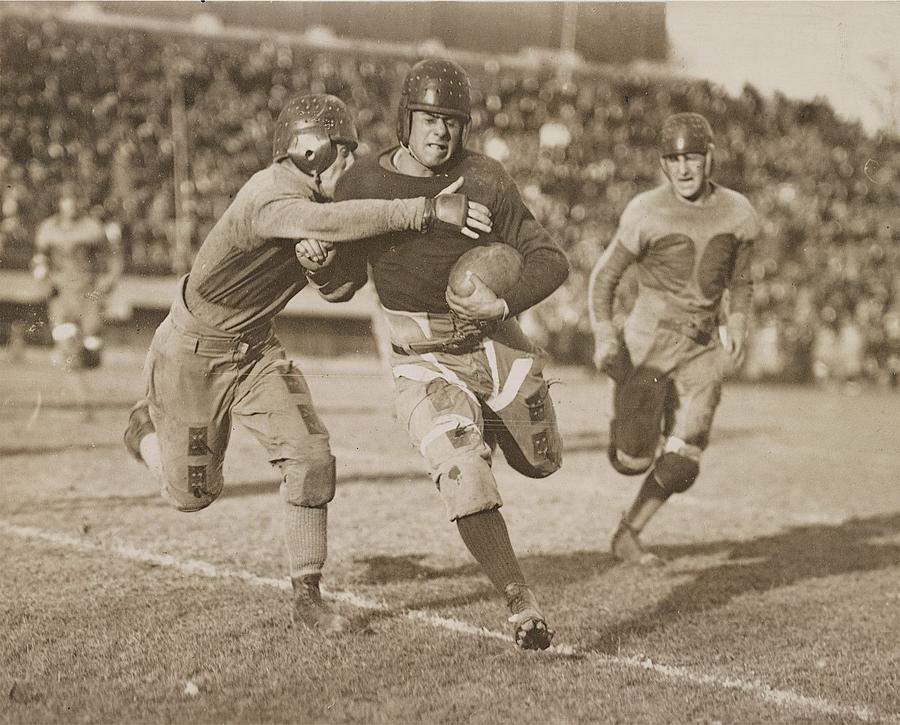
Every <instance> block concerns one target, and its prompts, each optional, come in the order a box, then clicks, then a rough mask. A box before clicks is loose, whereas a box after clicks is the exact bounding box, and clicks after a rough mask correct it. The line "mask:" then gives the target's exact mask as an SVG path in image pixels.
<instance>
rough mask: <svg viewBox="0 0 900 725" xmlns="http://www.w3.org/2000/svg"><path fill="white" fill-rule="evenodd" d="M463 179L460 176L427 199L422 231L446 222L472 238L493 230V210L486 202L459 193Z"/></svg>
mask: <svg viewBox="0 0 900 725" xmlns="http://www.w3.org/2000/svg"><path fill="white" fill-rule="evenodd" d="M463 181H464V179H463V177H462V176H460V177H459V178H458V179H457V180H456V181H454V182H453V183H452V184H450V186H447V187H446V188H444V189H442V190H441V191H440V192H439V193H438V195H437V196H435V197H434V198H432V199H427V200H426V201H425V224H424V225H423V229H422V231H425V232H427V231H428V230H429V229H431V228H432V227H434V226H435V224H446V225H448V226H451V227H453V228H454V229H456V230H457V231H459V232H460V233H461V234H464V235H465V236H467V237H470V238H471V239H478V237H479V236H480V235H479V233H478V232H484V233H485V234H487V233H488V232H490V231H491V210H490V209H488V208H487V207H486V206H485V205H484V204H479V203H478V202H477V201H472V200H471V199H469V198H468V197H467V196H466V195H465V194H460V193H458V190H459V189H460V188H461V187H462V185H463Z"/></svg>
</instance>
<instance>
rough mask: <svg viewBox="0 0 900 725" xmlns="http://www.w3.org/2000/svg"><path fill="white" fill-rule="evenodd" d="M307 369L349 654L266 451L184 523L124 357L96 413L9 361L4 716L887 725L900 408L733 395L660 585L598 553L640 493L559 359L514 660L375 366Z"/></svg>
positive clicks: (669, 518) (52, 375) (839, 399)
mask: <svg viewBox="0 0 900 725" xmlns="http://www.w3.org/2000/svg"><path fill="white" fill-rule="evenodd" d="M298 361H299V362H300V364H301V366H302V368H303V370H304V371H305V372H306V374H307V377H308V379H309V382H310V385H311V387H312V389H313V393H314V396H315V399H316V401H317V403H318V406H319V408H320V411H321V413H322V416H323V417H324V419H325V420H326V422H327V423H328V425H329V428H330V430H331V432H332V441H333V445H334V448H335V451H336V454H337V455H338V458H339V464H338V475H339V483H338V493H337V497H336V499H335V501H334V503H333V504H332V505H331V507H330V510H329V524H330V558H329V563H328V567H327V570H326V574H327V579H326V582H327V585H328V587H329V590H330V593H331V596H332V597H333V598H334V600H335V606H337V607H338V608H339V609H340V610H341V611H343V612H345V613H346V614H348V616H351V617H353V618H354V620H355V621H356V622H357V623H358V625H359V626H358V631H357V633H355V634H353V635H350V636H347V637H344V638H341V639H333V640H329V639H326V638H323V637H320V636H318V635H316V634H313V633H310V632H307V631H303V630H295V629H292V628H291V627H290V625H289V618H288V613H289V603H290V594H289V586H288V582H287V579H286V576H285V575H286V563H285V561H284V554H283V551H282V544H281V528H280V525H281V522H280V518H279V514H280V510H279V507H278V502H277V495H278V494H277V484H278V482H277V480H276V476H275V475H274V474H273V472H272V470H271V469H270V468H269V466H268V464H267V463H266V461H265V458H264V456H263V453H262V450H261V449H259V448H258V447H257V445H256V443H255V442H254V441H252V440H251V439H249V438H248V437H247V436H246V435H244V434H242V433H241V432H240V431H238V432H236V434H235V437H234V439H233V442H232V449H231V450H230V452H229V457H228V459H227V463H226V472H227V475H228V484H227V485H226V490H225V493H224V494H223V497H222V498H221V499H220V500H219V501H217V502H216V503H215V504H214V505H213V506H212V507H210V508H209V509H207V510H205V511H203V512H200V513H196V514H182V513H178V512H176V511H174V510H172V509H170V508H168V507H167V506H166V504H165V503H164V502H163V501H162V500H161V499H160V498H159V496H158V494H157V491H156V487H155V485H154V483H153V482H152V480H151V479H150V477H149V474H148V473H147V472H146V471H145V470H144V469H143V468H142V467H141V466H139V465H138V464H136V463H134V462H133V461H131V460H130V459H129V458H127V456H126V454H125V452H124V449H123V448H122V447H121V443H120V441H121V432H122V428H123V426H124V423H125V418H126V415H127V410H128V407H129V405H130V404H131V402H132V399H133V398H135V397H136V396H137V395H138V394H139V392H140V390H139V386H140V364H141V356H140V355H139V354H137V353H136V352H133V351H127V350H111V351H110V353H109V355H108V363H107V365H106V366H105V367H104V368H103V369H102V371H100V375H99V377H98V379H97V381H96V385H97V389H98V390H100V391H102V392H100V393H99V395H98V403H99V404H98V410H97V415H96V418H95V420H94V421H93V422H91V423H84V422H82V420H81V414H80V412H79V411H78V410H77V409H76V408H75V407H74V406H73V405H72V396H71V393H69V392H68V390H67V388H66V386H65V380H64V379H62V378H61V377H60V375H59V374H58V373H57V372H56V370H55V369H54V368H53V367H52V366H51V364H50V360H49V356H48V354H47V353H46V352H45V351H43V350H33V349H29V350H28V354H27V359H26V361H25V363H24V364H19V365H12V364H11V363H10V362H8V361H6V360H0V404H2V409H0V410H2V416H0V491H2V493H0V546H2V551H3V563H2V568H0V622H2V628H0V722H4V723H23V722H65V723H69V722H122V723H125V722H128V723H131V722H135V723H144V722H148V723H157V722H204V723H206V722H210V723H211V722H391V723H393V722H490V723H498V722H551V723H569V722H587V721H590V722H594V721H596V722H647V723H680V722H710V723H711V722H740V723H743V722H810V723H813V722H815V723H820V722H856V721H875V722H880V721H888V722H900V432H898V429H900V395H896V394H894V395H892V394H889V393H885V392H882V391H874V390H873V391H863V392H862V393H861V394H860V395H857V396H846V395H843V394H841V393H839V392H826V391H816V390H813V389H798V388H779V387H752V386H738V385H736V386H731V387H728V388H727V389H726V393H725V399H724V401H723V404H722V407H721V408H720V412H719V415H718V418H717V426H716V432H715V435H714V437H713V442H712V445H711V447H710V449H709V450H708V451H707V453H706V455H705V458H704V461H703V471H702V473H701V478H700V480H699V482H698V483H697V485H696V486H695V487H694V488H693V489H692V490H691V491H690V492H688V493H687V494H685V495H683V496H680V497H678V498H676V499H673V500H672V502H671V504H670V505H669V506H667V507H666V508H665V509H663V511H662V512H661V513H660V515H659V517H658V518H657V520H655V521H654V522H653V524H652V525H651V527H650V528H649V529H648V530H647V532H646V536H645V538H646V541H647V543H648V544H649V545H650V547H651V548H652V549H653V550H654V551H656V552H657V553H659V554H661V555H662V556H664V557H666V558H667V559H669V560H670V564H669V565H668V566H667V567H665V568H664V569H661V570H655V571H653V572H650V573H648V572H643V571H638V570H635V569H631V568H628V567H624V566H617V565H615V562H614V561H613V560H612V559H611V558H610V557H609V555H608V552H607V544H608V539H609V536H610V534H611V533H612V530H613V528H614V527H615V523H616V521H617V519H618V516H619V515H620V513H621V511H622V510H623V509H624V508H625V507H626V506H627V505H628V503H629V502H630V499H631V498H632V496H633V495H634V493H635V490H636V487H637V485H638V482H639V481H638V480H637V479H627V478H624V477H622V476H619V475H618V474H616V473H614V472H613V471H612V470H611V468H610V467H609V465H608V464H607V463H606V460H605V456H604V448H605V444H606V427H607V422H608V413H607V411H608V395H609V388H608V387H607V385H606V383H605V382H604V381H602V380H600V379H597V378H593V377H591V376H589V375H588V374H587V373H585V372H583V371H580V370H575V369H568V368H566V369H556V370H552V371H551V377H553V378H557V379H559V380H560V383H559V384H558V385H554V386H553V393H554V398H555V400H556V404H557V408H558V412H559V416H560V420H561V426H562V429H563V433H564V437H565V439H566V443H567V452H566V460H565V463H564V466H563V469H562V471H561V472H560V473H558V474H556V475H555V476H552V477H550V478H549V479H545V480H541V481H532V480H528V479H525V478H522V477H521V476H519V475H518V474H515V473H514V472H513V471H512V470H511V469H510V468H508V467H507V466H506V465H505V464H504V463H499V462H498V463H497V464H496V466H495V467H496V471H497V475H498V478H499V480H500V485H501V490H502V492H503V495H504V499H505V501H506V505H505V507H504V509H503V511H504V515H505V516H506V520H507V522H508V524H509V528H510V532H511V535H512V538H513V542H514V544H515V546H516V548H517V550H518V551H519V553H520V555H521V557H522V560H523V566H524V569H525V571H526V573H527V575H528V576H529V578H530V580H531V582H532V583H533V584H534V586H535V589H536V590H537V593H538V595H539V598H540V599H541V601H542V603H543V605H544V607H545V611H546V613H547V615H548V617H549V618H550V621H551V625H552V626H553V627H554V628H555V629H556V631H557V638H556V643H557V645H558V646H556V647H554V648H553V649H551V650H550V651H548V652H544V653H522V652H518V651H516V650H515V649H514V648H513V646H512V643H511V640H510V639H509V638H508V632H507V629H506V623H505V613H504V607H503V606H502V603H501V602H500V601H499V599H498V598H497V596H496V595H495V594H494V593H493V592H492V590H491V589H490V587H489V585H488V583H487V580H486V579H485V578H484V577H482V576H481V575H480V574H479V571H478V570H477V568H476V567H475V565H474V563H473V561H472V560H471V559H470V558H469V556H468V554H467V552H466V551H465V549H464V547H463V545H462V543H461V541H460V540H459V538H458V535H457V534H456V531H455V527H453V526H451V525H450V524H449V523H448V522H447V521H446V520H445V517H444V514H443V509H442V505H441V503H440V500H439V498H438V495H437V493H436V492H435V490H434V488H433V486H432V485H431V483H430V482H429V481H428V479H427V477H426V476H425V475H423V473H422V467H421V465H420V462H419V459H418V456H417V454H416V452H415V451H413V450H412V449H411V448H410V447H409V446H408V444H407V441H406V437H405V434H404V432H403V431H402V430H401V429H400V428H399V427H398V425H397V424H396V423H395V421H394V420H393V418H392V416H391V413H390V410H391V404H390V399H391V391H390V389H389V387H388V385H387V383H386V382H385V381H384V380H383V378H382V377H381V376H380V374H379V369H378V365H377V363H376V362H375V361H374V360H370V359H364V358H357V359H350V360H341V361H333V362H328V361H322V360H317V359H309V360H304V359H303V358H299V359H298Z"/></svg>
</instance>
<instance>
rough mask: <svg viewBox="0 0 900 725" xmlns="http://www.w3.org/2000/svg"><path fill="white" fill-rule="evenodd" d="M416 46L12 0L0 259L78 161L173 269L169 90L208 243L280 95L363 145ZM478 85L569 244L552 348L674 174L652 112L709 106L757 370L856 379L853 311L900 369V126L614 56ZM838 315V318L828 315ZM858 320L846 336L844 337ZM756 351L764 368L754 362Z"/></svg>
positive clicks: (585, 346)
mask: <svg viewBox="0 0 900 725" xmlns="http://www.w3.org/2000/svg"><path fill="white" fill-rule="evenodd" d="M409 65H410V59H409V58H390V57H388V56H385V55H374V54H367V53H366V52H364V51H342V50H332V51H328V52H324V51H322V50H321V49H316V48H310V47H303V46H302V45H300V44H297V45H292V44H288V43H286V42H282V41H273V40H269V39H264V40H260V41H256V42H253V41H233V40H223V39H217V38H216V36H215V34H212V33H211V34H204V35H203V37H202V39H201V40H200V42H198V39H197V37H196V36H191V35H176V34H162V33H158V34H154V33H150V32H144V31H135V30H130V29H116V28H110V27H104V28H92V27H90V26H87V25H74V24H73V25H69V24H66V23H64V22H60V21H57V20H35V19H31V18H26V17H24V16H20V15H17V14H12V13H10V14H5V15H4V18H3V23H2V26H0V68H2V69H3V71H2V72H3V86H4V92H3V93H2V94H0V139H2V144H3V145H0V174H2V176H3V179H4V184H5V186H4V187H3V192H2V212H3V216H2V219H0V245H2V250H0V254H2V257H0V263H2V264H3V265H4V266H19V267H24V266H25V265H26V264H27V260H28V258H29V256H30V246H29V245H30V239H29V236H30V235H29V234H28V233H26V232H25V230H33V229H34V228H35V226H36V224H37V222H38V221H39V220H40V219H42V218H43V217H45V216H47V215H48V214H49V213H51V211H52V207H53V199H52V198H50V196H49V195H48V189H50V188H52V186H53V185H54V184H55V183H56V182H58V181H59V180H60V179H61V178H62V176H63V173H64V170H67V169H78V174H79V178H80V181H81V184H82V188H83V190H84V192H85V193H86V194H87V196H88V197H89V198H90V201H91V203H92V204H98V203H101V204H104V206H105V208H106V213H107V215H108V216H111V217H114V218H116V219H117V220H118V221H119V222H120V223H121V225H122V237H123V245H124V247H125V250H126V252H127V263H128V265H129V270H130V271H132V272H142V273H167V272H168V273H171V272H172V269H173V265H174V264H177V263H180V260H177V259H176V258H175V256H174V255H173V247H174V242H175V233H176V230H175V219H174V214H175V189H174V187H173V181H172V180H173V174H174V168H173V167H174V159H175V152H176V147H175V143H176V141H175V139H176V138H177V137H178V134H175V133H173V132H172V100H173V98H174V97H176V96H177V95H178V94H180V95H181V97H183V100H184V106H185V111H186V113H185V115H186V129H185V130H186V135H187V138H188V144H189V159H188V168H189V180H188V182H187V183H186V184H185V185H184V187H183V188H182V189H180V190H179V192H180V193H181V194H182V208H183V209H184V211H185V218H184V219H183V220H182V223H183V224H184V225H185V226H184V229H186V230H188V231H187V233H188V235H189V236H190V238H191V243H192V244H193V245H194V247H195V248H196V245H197V244H199V242H200V241H201V240H202V239H203V238H204V236H205V234H206V232H207V231H208V230H209V228H210V226H211V225H212V223H213V221H214V220H215V219H216V218H217V217H218V216H219V215H220V214H221V212H222V210H223V209H224V207H225V206H227V204H228V203H229V201H230V199H231V197H232V195H233V194H234V193H235V191H236V190H237V184H238V182H239V180H240V179H243V178H246V177H247V176H248V175H250V174H251V173H253V172H254V171H256V170H258V169H260V168H262V167H263V166H265V165H266V164H267V163H268V160H269V154H270V137H271V128H272V119H273V118H274V116H275V115H277V113H278V112H279V111H280V109H281V105H282V103H283V102H284V99H285V98H287V97H289V96H290V95H292V94H294V93H299V92H329V93H334V94H336V95H338V96H340V97H341V98H343V99H344V100H346V101H347V102H348V103H349V104H350V106H351V107H352V108H353V110H354V112H355V113H356V114H357V119H358V126H359V131H360V137H361V143H360V153H365V152H367V151H369V152H371V151H374V150H377V149H379V148H382V147H385V146H387V145H389V144H390V143H392V142H393V141H394V128H395V119H394V116H393V112H392V110H391V109H392V108H393V107H394V106H395V102H394V96H395V95H396V93H397V90H398V88H399V83H400V81H401V79H402V78H403V76H404V74H405V73H406V70H407V69H408V67H409ZM468 70H469V72H470V75H471V77H472V81H473V86H474V87H473V104H474V105H473V111H472V117H473V124H472V125H473V129H472V131H473V139H472V140H473V142H474V145H475V146H476V147H479V149H480V150H483V151H484V152H485V153H487V154H489V155H491V156H492V157H493V158H496V159H499V160H501V161H502V162H503V163H504V164H505V165H506V167H507V168H508V169H509V171H510V173H511V174H512V175H513V177H514V178H515V179H516V181H517V182H518V183H519V185H520V187H521V188H522V190H523V194H524V196H525V197H526V201H527V203H528V204H529V205H530V206H531V208H532V211H533V212H534V214H535V216H536V217H537V218H538V219H539V221H541V223H542V224H544V225H545V226H546V227H547V228H548V229H549V230H550V231H551V232H552V233H554V234H555V235H556V236H557V237H558V238H559V239H560V241H561V243H562V244H563V246H564V248H565V249H566V251H567V253H568V254H569V257H570V260H571V262H572V267H573V269H572V274H571V276H570V278H569V281H568V282H567V284H566V286H565V288H564V289H563V290H561V291H559V292H557V293H556V294H554V295H553V296H552V297H551V298H550V299H549V300H547V301H546V302H545V303H544V304H542V305H541V306H539V307H538V308H537V309H536V310H534V312H533V313H532V315H531V317H530V319H529V321H528V322H529V325H530V326H531V327H532V328H533V329H535V330H538V329H539V330H542V331H543V332H542V334H540V335H539V337H541V339H544V340H546V343H547V346H548V348H549V349H550V350H551V351H552V352H553V353H554V354H556V355H557V356H560V357H563V358H567V359H570V360H587V359H588V358H589V357H590V349H589V348H590V337H589V330H588V325H587V315H586V294H585V285H586V279H587V273H588V271H589V270H590V268H591V266H592V265H593V263H594V261H595V260H596V259H597V257H598V256H599V254H600V253H601V252H602V249H603V247H604V246H605V245H606V244H607V243H608V242H609V241H610V238H611V236H612V233H613V231H614V229H615V223H616V220H617V219H618V217H619V215H620V214H621V211H622V209H623V208H624V205H625V203H626V202H627V201H628V200H629V199H630V198H632V197H633V196H634V195H635V194H636V193H637V192H638V191H643V190H645V189H647V188H650V187H651V186H653V185H654V184H655V183H657V180H658V169H659V165H658V158H657V154H656V150H655V143H656V129H657V128H658V127H659V125H660V123H661V121H662V119H663V118H664V117H665V116H666V115H668V114H669V113H672V112H676V111H686V110H691V111H698V112H700V113H703V114H704V115H706V116H707V117H708V118H709V119H710V121H711V123H712V125H713V127H714V130H715V131H716V136H717V140H718V142H719V143H718V146H717V149H716V161H717V164H718V171H717V176H718V178H719V179H720V180H721V181H722V183H723V184H724V185H726V186H729V187H732V188H735V189H737V190H738V191H740V192H742V193H744V194H745V195H747V196H748V197H749V198H750V200H751V202H752V203H753V205H754V206H755V207H756V209H757V210H758V212H759V214H760V218H761V220H762V222H763V224H764V230H763V235H762V238H761V240H760V241H759V243H758V245H757V260H758V261H757V264H756V265H755V267H754V270H753V274H754V281H755V283H756V292H755V295H754V307H755V312H756V318H757V320H758V322H757V327H756V332H755V336H757V337H758V338H759V339H758V340H757V341H756V343H755V346H756V347H755V348H754V349H755V350H756V353H755V354H756V357H755V358H753V354H751V355H750V358H751V359H748V363H747V368H746V372H747V374H748V375H750V376H756V375H762V374H763V371H765V373H764V374H765V375H766V376H775V377H779V376H780V377H789V378H791V379H797V380H800V379H808V380H811V379H813V377H814V376H816V377H819V376H831V375H843V373H841V372H840V366H839V365H838V364H837V362H835V360H834V358H833V356H832V355H830V353H829V354H826V350H827V349H828V348H829V347H831V344H830V343H829V342H828V339H829V337H830V335H831V334H832V333H835V334H837V333H836V329H831V328H834V326H836V325H837V323H838V321H839V320H842V319H846V316H847V315H848V314H855V315H856V321H855V323H854V324H855V326H856V327H857V331H858V333H859V334H860V335H861V337H862V355H863V360H862V364H861V371H860V373H859V375H860V376H862V377H871V378H873V379H877V380H879V381H881V382H882V383H884V384H891V383H890V381H892V380H894V381H896V379H897V369H898V368H900V349H898V344H900V332H898V331H896V327H897V325H898V324H900V323H897V322H896V320H897V319H898V315H900V140H898V139H897V138H892V137H887V136H884V135H875V136H873V137H870V136H866V135H865V134H864V133H863V131H862V129H861V127H860V126H859V125H858V124H856V123H848V122H846V121H843V120H841V119H840V118H838V117H837V116H835V114H834V112H833V110H832V109H831V108H830V106H828V104H827V103H825V102H824V101H821V100H816V101H812V102H797V101H791V100H789V99H787V98H785V97H784V96H782V95H780V94H776V95H775V96H774V97H772V98H764V97H763V96H762V95H761V94H759V93H758V92H757V91H756V90H755V89H754V88H752V87H750V86H747V87H745V88H744V90H743V91H742V92H741V93H740V94H739V95H737V96H729V95H728V94H727V93H725V92H724V90H723V89H721V88H719V87H717V86H714V85H712V84H710V83H707V82H703V81H695V80H685V79H681V78H678V77H674V76H665V75H662V74H659V75H649V74H647V73H644V72H635V71H624V70H610V69H600V70H595V71H592V72H590V73H576V74H574V76H573V77H572V79H571V80H570V81H568V82H565V83H561V82H560V81H558V80H557V78H556V76H555V71H554V69H553V68H550V67H548V68H542V69H528V68H513V67H506V66H504V65H503V64H501V63H500V62H499V61H498V60H496V59H493V58H485V59H484V61H483V63H482V65H481V67H478V66H472V67H469V68H468ZM829 330H830V331H829ZM848 334H849V333H848ZM751 362H752V364H751Z"/></svg>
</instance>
